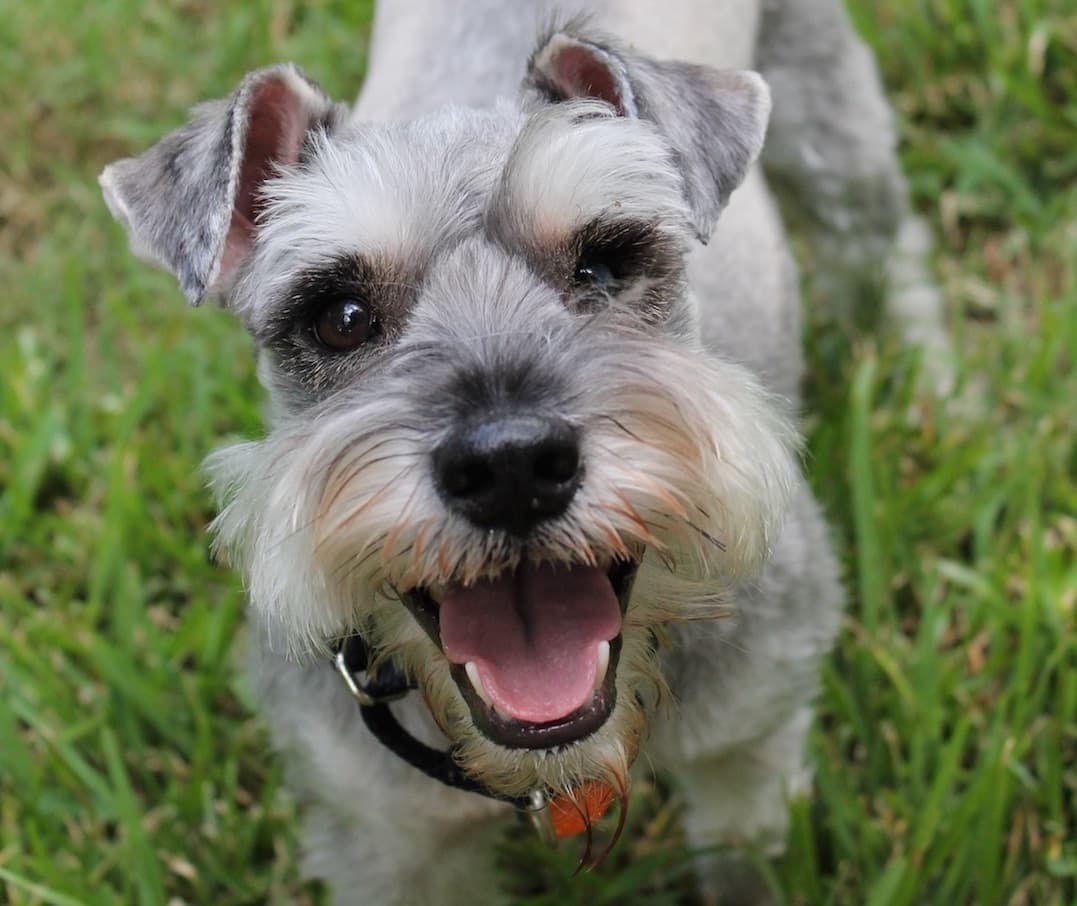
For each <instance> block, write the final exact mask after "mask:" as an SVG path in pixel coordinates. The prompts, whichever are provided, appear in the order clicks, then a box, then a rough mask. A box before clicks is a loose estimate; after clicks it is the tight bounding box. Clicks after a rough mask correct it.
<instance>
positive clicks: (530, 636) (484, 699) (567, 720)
mask: <svg viewBox="0 0 1077 906" xmlns="http://www.w3.org/2000/svg"><path fill="white" fill-rule="evenodd" d="M638 565H639V561H638V559H637V560H630V561H628V560H617V561H614V562H613V563H612V564H611V565H610V566H609V567H608V568H606V569H603V568H600V567H595V566H583V565H575V566H566V565H560V564H545V563H543V564H533V563H522V564H521V565H520V566H518V567H517V568H516V569H514V570H512V571H511V572H507V573H504V574H502V575H500V576H498V577H497V578H496V579H484V580H480V581H478V582H475V583H474V584H472V585H455V586H451V587H449V588H447V589H446V590H445V591H444V592H437V593H435V592H431V591H428V590H426V589H422V588H415V589H412V590H411V591H409V592H407V593H406V594H405V595H403V600H404V603H405V604H406V605H407V607H408V609H409V610H410V611H411V612H412V614H414V616H415V618H416V619H417V620H418V621H419V623H420V624H421V625H422V626H423V628H424V629H425V630H426V632H427V633H428V634H429V635H430V637H431V638H432V639H433V640H434V641H435V642H436V643H437V644H438V646H439V647H440V648H441V650H442V651H443V652H444V653H445V657H446V658H448V660H449V662H450V664H451V665H452V677H453V679H454V680H455V681H456V684H457V686H458V687H459V688H460V691H461V693H462V694H463V696H464V700H465V701H466V702H467V704H468V707H469V708H470V709H471V716H472V719H473V720H474V721H475V725H476V726H477V727H478V729H479V730H480V731H481V732H482V733H483V734H485V735H486V736H487V737H488V738H489V739H490V740H492V741H493V742H496V743H498V744H500V745H503V746H506V747H507V748H515V749H520V748H527V749H544V748H550V747H552V746H559V745H565V744H567V743H570V742H575V741H576V740H579V739H582V738H584V737H585V736H589V735H590V734H591V733H594V732H595V731H596V730H597V729H598V728H599V727H601V726H602V725H603V724H604V723H605V722H606V719H607V718H608V717H609V715H610V713H611V712H612V711H613V707H614V705H615V704H616V682H615V677H616V671H617V661H618V656H619V654H620V651H621V618H622V616H623V614H624V612H625V609H626V608H627V606H628V598H629V595H630V594H631V591H632V583H633V580H634V579H635V576H636V570H637V568H638Z"/></svg>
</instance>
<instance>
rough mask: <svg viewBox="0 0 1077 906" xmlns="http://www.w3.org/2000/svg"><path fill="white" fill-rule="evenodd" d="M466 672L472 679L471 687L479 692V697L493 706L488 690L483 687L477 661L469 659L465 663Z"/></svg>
mask: <svg viewBox="0 0 1077 906" xmlns="http://www.w3.org/2000/svg"><path fill="white" fill-rule="evenodd" d="M464 672H465V673H466V674H467V678H468V679H469V680H471V688H472V689H474V690H475V692H476V693H478V696H479V698H481V699H482V700H483V701H484V702H486V704H488V705H489V706H490V707H491V708H492V707H493V706H494V703H493V702H492V701H490V696H489V695H487V694H486V690H485V689H483V688H482V680H481V679H479V668H478V667H476V666H475V662H474V661H468V662H467V663H466V664H464Z"/></svg>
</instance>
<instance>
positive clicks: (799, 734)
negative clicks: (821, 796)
mask: <svg viewBox="0 0 1077 906" xmlns="http://www.w3.org/2000/svg"><path fill="white" fill-rule="evenodd" d="M810 723H811V711H810V709H808V708H803V709H801V710H799V711H797V712H796V713H795V714H794V715H793V717H792V718H791V719H790V720H789V721H788V722H787V723H785V724H783V725H781V726H780V727H779V728H778V729H776V730H774V731H772V732H770V733H768V734H767V735H765V736H763V737H761V738H759V739H757V740H754V741H753V742H750V743H746V744H744V745H741V746H738V747H736V748H735V749H732V750H729V751H725V752H722V753H721V754H719V755H715V756H712V757H706V756H705V757H702V758H699V759H697V760H696V761H694V762H692V763H690V764H688V765H687V766H685V767H683V768H681V769H680V771H679V772H678V774H679V781H680V786H681V792H682V794H683V796H684V799H685V816H684V827H685V834H686V836H687V838H688V842H689V845H690V846H692V848H693V849H694V850H696V855H695V865H696V873H697V875H698V877H699V881H700V885H701V888H702V893H703V895H704V899H705V902H707V903H719V904H722V906H728V904H735V906H741V904H744V906H748V904H751V906H761V904H765V903H770V902H771V897H770V893H769V889H768V887H767V885H766V882H765V881H764V880H763V878H762V876H761V875H760V874H759V872H758V871H757V869H756V868H755V867H754V866H753V865H752V864H751V862H750V861H749V860H748V859H747V857H746V856H744V855H742V854H740V853H738V852H737V851H735V850H733V849H721V848H720V847H721V844H723V843H737V842H750V843H752V844H753V845H754V846H756V847H758V849H759V854H760V856H761V857H762V856H771V855H777V854H779V853H781V851H782V849H783V848H784V843H785V836H786V832H787V830H788V827H789V812H788V801H789V799H790V798H794V797H796V796H800V795H803V794H804V793H805V792H806V791H807V789H808V786H809V784H810V779H811V778H810V771H809V769H808V767H807V764H806V761H805V757H804V745H805V737H806V735H807V731H808V727H809V725H810Z"/></svg>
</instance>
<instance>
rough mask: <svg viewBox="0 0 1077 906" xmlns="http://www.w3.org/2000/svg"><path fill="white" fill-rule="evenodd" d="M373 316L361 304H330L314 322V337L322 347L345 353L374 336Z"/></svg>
mask: <svg viewBox="0 0 1077 906" xmlns="http://www.w3.org/2000/svg"><path fill="white" fill-rule="evenodd" d="M374 326H375V325H374V315H373V314H372V313H371V311H370V309H369V308H368V307H367V306H365V305H364V304H363V303H362V302H358V301H356V300H355V299H341V300H340V301H339V302H331V303H330V304H329V305H327V306H326V307H325V308H323V309H322V310H321V313H320V314H319V315H318V317H317V318H315V320H314V336H315V337H317V338H318V342H319V343H321V344H322V345H323V346H325V347H327V348H329V349H334V350H336V351H337V352H347V351H348V350H349V349H355V348H356V347H357V346H359V345H361V344H362V343H365V342H366V341H367V340H368V339H370V337H371V336H372V335H373V334H374Z"/></svg>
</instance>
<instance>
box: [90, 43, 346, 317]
mask: <svg viewBox="0 0 1077 906" xmlns="http://www.w3.org/2000/svg"><path fill="white" fill-rule="evenodd" d="M339 112H340V111H339V110H338V109H337V105H335V104H333V103H332V102H331V101H330V100H329V98H328V97H326V96H325V94H324V93H323V92H322V90H321V89H320V88H319V87H318V86H317V85H316V84H315V83H314V82H312V81H311V80H310V79H308V78H307V77H306V76H305V75H304V74H303V73H302V71H301V70H300V69H299V68H298V67H296V66H292V65H290V64H283V65H278V66H270V67H267V68H265V69H259V70H257V71H255V72H252V73H250V74H249V75H248V76H247V77H246V78H245V79H244V80H243V81H242V82H241V83H240V85H239V87H238V88H236V90H235V91H234V92H233V93H232V95H231V97H229V98H226V99H224V100H220V101H211V102H209V103H207V104H202V105H201V106H200V107H197V108H195V111H194V115H193V116H192V118H191V121H190V122H189V123H187V125H185V126H182V127H180V128H179V129H177V130H176V131H175V132H173V133H172V134H170V135H167V136H165V137H164V138H163V139H161V141H160V142H158V143H157V144H156V145H154V146H153V147H152V148H150V149H149V150H148V151H146V152H144V153H143V154H141V155H139V156H138V157H129V158H125V159H124V160H118V161H116V162H114V163H112V164H110V165H109V166H108V167H106V168H105V170H104V172H103V173H102V174H101V177H100V182H101V188H102V190H103V191H104V193H105V201H106V202H107V203H108V206H109V209H110V210H111V211H112V213H113V216H115V218H116V219H117V220H119V221H120V223H122V224H123V225H124V227H126V229H127V232H128V235H129V236H130V239H131V247H132V249H133V250H134V251H135V253H136V254H137V255H139V256H140V257H142V258H145V259H147V260H149V261H151V262H153V263H154V264H158V265H160V266H161V267H163V268H164V269H165V270H168V271H171V272H172V273H173V274H175V275H176V278H177V279H178V280H179V282H180V286H181V287H183V291H184V293H186V295H187V298H188V299H190V301H191V302H192V303H193V304H195V305H197V304H198V303H199V302H201V301H202V300H203V299H204V298H205V297H206V296H221V295H223V294H224V293H225V292H226V291H227V289H228V287H229V285H230V283H231V281H232V278H233V277H234V276H235V273H236V271H237V269H238V267H239V265H240V264H241V263H242V261H243V259H244V258H245V257H246V255H247V253H248V252H249V251H250V248H251V242H252V240H253V238H254V234H255V231H256V229H257V226H258V221H259V215H260V214H261V212H262V208H263V198H262V189H263V186H264V184H265V182H266V180H268V179H270V178H271V177H272V176H274V174H275V172H276V169H277V167H278V166H281V165H288V164H293V163H295V162H296V160H297V159H298V157H299V154H300V150H301V148H302V147H303V144H304V142H305V141H306V139H307V136H308V134H309V133H310V132H311V131H312V130H313V129H315V128H322V129H328V128H329V127H330V125H331V124H332V122H333V119H334V117H335V116H336V115H337V114H339Z"/></svg>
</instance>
